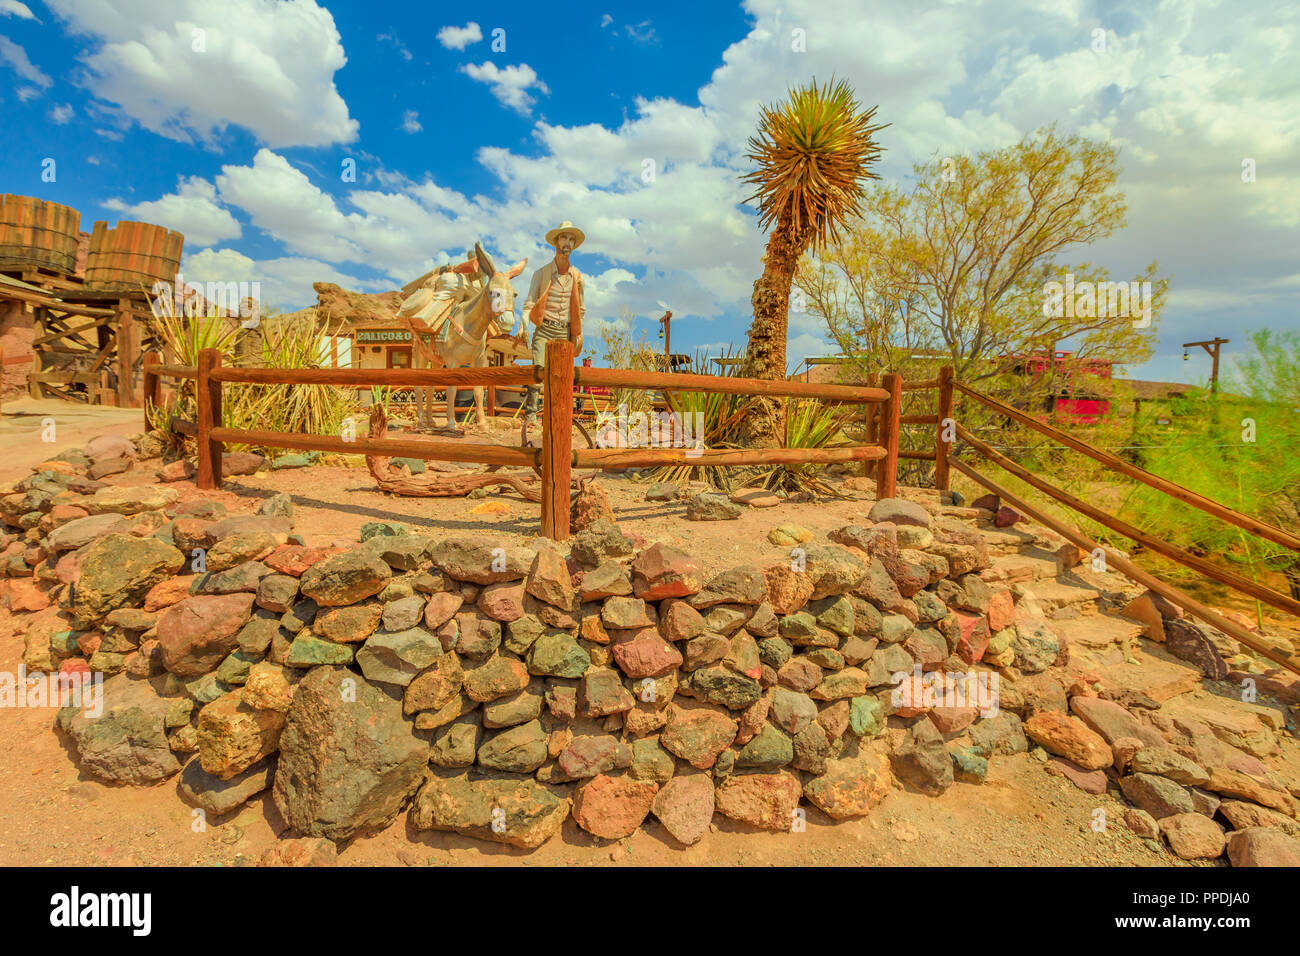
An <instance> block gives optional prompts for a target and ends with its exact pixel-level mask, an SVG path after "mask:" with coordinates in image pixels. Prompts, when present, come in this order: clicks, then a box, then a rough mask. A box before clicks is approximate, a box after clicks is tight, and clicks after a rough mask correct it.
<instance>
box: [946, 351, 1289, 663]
mask: <svg viewBox="0 0 1300 956" xmlns="http://www.w3.org/2000/svg"><path fill="white" fill-rule="evenodd" d="M950 380H951V376H950ZM954 385H955V388H956V390H957V391H959V392H960V393H961V394H962V395H964V396H966V397H968V398H970V399H972V400H974V401H976V402H978V403H980V404H981V405H984V406H985V407H986V408H988V409H989V410H990V411H992V412H994V413H995V414H997V415H1001V416H1003V417H1004V418H1006V419H1009V420H1011V421H1016V422H1019V423H1021V424H1022V425H1026V426H1028V427H1029V428H1031V429H1033V430H1034V431H1036V432H1039V433H1040V434H1042V435H1045V436H1047V437H1048V438H1051V439H1052V440H1053V441H1056V442H1058V443H1059V444H1061V445H1064V446H1065V447H1067V448H1070V449H1072V450H1074V451H1077V452H1079V453H1081V454H1084V455H1087V456H1088V457H1089V458H1092V459H1093V460H1095V461H1098V462H1100V463H1101V464H1103V465H1105V466H1106V467H1107V468H1109V469H1110V470H1111V471H1113V472H1115V473H1117V474H1121V475H1124V476H1125V477H1127V478H1132V479H1133V480H1135V481H1139V482H1141V483H1143V484H1145V485H1148V486H1150V487H1152V488H1155V489H1157V490H1158V491H1161V492H1163V493H1164V494H1166V495H1169V496H1170V497H1172V498H1175V499H1177V500H1178V501H1182V502H1184V503H1185V504H1188V505H1191V506H1192V507H1194V508H1198V509H1200V510H1201V511H1204V512H1205V513H1206V514H1209V515H1212V516H1213V517H1214V518H1216V519H1218V520H1219V521H1222V522H1224V523H1226V524H1231V525H1234V526H1235V527H1238V528H1241V529H1243V530H1245V531H1249V532H1251V533H1252V534H1255V535H1258V536H1259V537H1261V538H1266V539H1267V540H1269V541H1272V542H1274V543H1276V544H1280V545H1282V546H1284V547H1286V548H1289V549H1291V550H1292V551H1295V552H1296V553H1300V538H1297V537H1296V536H1295V535H1293V534H1291V533H1290V532H1287V531H1283V530H1282V529H1281V528H1275V527H1273V526H1272V525H1270V524H1267V523H1266V522H1263V521H1260V520H1259V519H1258V518H1253V517H1251V516H1250V515H1246V514H1242V513H1241V512H1238V511H1234V510H1233V509H1232V508H1229V507H1227V506H1225V505H1222V504H1219V503H1218V502H1217V501H1212V500H1211V499H1209V498H1206V497H1204V496H1203V495H1199V494H1197V493H1196V492H1194V491H1192V490H1191V489H1189V488H1184V487H1183V486H1181V485H1179V484H1176V483H1175V482H1172V481H1170V480H1169V479H1167V478H1162V477H1160V476H1159V475H1154V474H1152V473H1151V472H1149V471H1146V470H1144V469H1142V468H1139V467H1138V466H1137V465H1134V464H1132V463H1131V462H1127V461H1124V460H1123V459H1122V458H1118V457H1116V456H1115V455H1112V454H1110V453H1109V452H1106V451H1103V450H1101V449H1100V448H1094V447H1093V446H1092V445H1090V444H1088V443H1087V442H1085V441H1082V440H1081V439H1079V438H1076V437H1075V436H1073V435H1070V434H1068V433H1066V432H1063V431H1061V430H1060V429H1059V428H1056V427H1054V426H1052V425H1049V424H1047V423H1046V422H1043V421H1039V420H1038V419H1037V418H1035V417H1034V416H1033V415H1030V414H1029V413H1027V412H1025V411H1022V410H1021V409H1018V408H1014V407H1012V406H1010V405H1007V404H1006V403H1004V402H1000V401H998V400H997V399H995V398H993V397H991V396H989V395H984V394H982V393H980V392H977V391H976V390H975V389H973V388H970V387H968V386H966V385H962V384H959V383H954ZM948 402H949V404H948V408H949V410H950V411H949V414H948V415H944V414H943V413H942V412H941V413H940V415H939V419H940V421H941V422H942V420H943V419H944V418H945V417H948V418H950V417H951V407H952V406H951V393H950V396H949V399H948ZM941 407H942V399H941ZM953 431H954V433H955V437H956V438H959V439H960V440H961V441H963V442H965V444H966V445H967V447H969V448H971V449H972V450H973V451H975V452H978V453H979V454H981V455H983V456H984V458H986V459H987V460H988V461H990V462H992V463H993V464H995V465H997V466H998V467H1000V468H1002V469H1003V470H1004V471H1006V472H1008V473H1010V474H1012V475H1014V476H1016V477H1017V478H1019V479H1020V480H1021V481H1023V482H1025V483H1026V484H1028V485H1029V486H1030V487H1032V488H1034V489H1036V490H1038V491H1040V492H1042V493H1043V494H1045V495H1047V496H1048V497H1050V498H1052V499H1054V500H1056V501H1058V502H1060V503H1061V504H1063V505H1065V506H1066V507H1067V508H1069V509H1071V510H1072V511H1074V512H1076V513H1078V514H1081V515H1083V516H1085V517H1087V518H1090V519H1091V520H1093V521H1095V522H1097V523H1098V524H1100V525H1102V526H1103V527H1105V528H1109V529H1110V530H1111V531H1114V532H1116V533H1117V534H1120V535H1122V536H1123V537H1125V538H1128V539H1130V540H1132V541H1135V542H1137V543H1138V544H1139V545H1141V546H1142V547H1145V548H1147V549H1149V550H1151V551H1154V552H1155V553H1156V554H1160V555H1163V556H1164V557H1166V558H1169V559H1170V560H1172V561H1175V562H1177V563H1178V564H1181V565H1183V566H1184V567H1187V568H1191V569H1192V570H1193V571H1196V572H1198V573H1199V574H1202V575H1204V576H1205V577H1208V578H1210V579H1212V580H1214V581H1218V582H1219V583H1221V584H1224V585H1227V586H1228V587H1229V588H1231V589H1232V590H1234V591H1236V592H1237V593H1239V594H1243V595H1245V596H1247V597H1250V598H1253V599H1255V600H1257V601H1262V602H1264V603H1265V604H1269V605H1271V606H1273V607H1276V608H1279V609H1280V610H1283V611H1285V612H1287V613H1288V614H1293V615H1297V616H1300V602H1298V601H1296V600H1294V599H1293V598H1292V597H1290V596H1288V595H1285V594H1279V593H1278V592H1277V591H1274V590H1272V589H1271V588H1268V587H1265V586H1264V585H1262V584H1259V583H1257V582H1255V581H1251V580H1249V579H1247V578H1244V577H1242V576H1241V575H1239V574H1236V573H1234V572H1232V571H1229V570H1227V569H1226V568H1221V567H1219V566H1218V565H1216V564H1213V563H1212V562H1210V561H1207V560H1206V559H1204V558H1202V557H1200V556H1199V555H1195V554H1192V553H1191V552H1190V551H1187V550H1185V549H1183V548H1180V547H1178V546H1177V545H1174V544H1171V543H1170V542H1167V541H1164V540H1162V539H1160V538H1157V537H1156V536H1155V535H1152V534H1149V533H1148V532H1146V531H1143V530H1142V529H1140V528H1137V527H1135V526H1133V525H1131V524H1129V523H1128V522H1126V521H1123V520H1121V519H1119V518H1116V517H1114V516H1112V515H1109V514H1107V513H1106V512H1104V511H1102V510H1101V509H1100V508H1097V507H1095V506H1094V505H1091V504H1089V503H1088V502H1086V501H1083V500H1081V499H1079V498H1076V497H1075V496H1073V495H1071V494H1069V493H1067V492H1065V491H1063V490H1061V489H1060V488H1057V487H1056V486H1055V485H1053V484H1051V483H1050V482H1048V481H1045V480H1044V479H1043V478H1041V477H1040V476H1038V475H1035V474H1033V473H1032V472H1030V471H1029V470H1027V469H1026V468H1024V467H1022V466H1021V465H1019V464H1017V463H1016V462H1014V461H1012V460H1011V459H1010V458H1008V457H1007V456H1005V455H1003V454H1001V453H1000V452H998V451H997V450H996V449H994V448H993V447H991V446H990V445H989V444H988V443H987V442H985V441H982V440H981V439H979V438H978V437H976V436H975V435H973V434H972V433H971V432H970V430H969V429H967V428H965V427H964V426H962V425H959V424H956V423H954V424H953ZM942 437H943V436H942V432H940V434H939V440H938V441H937V442H936V455H937V457H936V482H937V481H938V478H937V472H938V467H937V463H938V461H939V460H940V459H943V460H944V461H945V474H944V481H945V483H946V481H947V471H946V468H947V467H949V466H950V467H951V468H955V469H956V470H957V471H959V472H961V473H962V474H963V475H965V476H966V477H967V478H969V479H971V480H972V481H974V482H975V483H976V484H978V485H980V486H981V487H983V488H985V489H987V490H988V491H990V492H992V493H993V494H995V495H997V496H998V497H999V498H1000V499H1001V500H1003V501H1005V502H1007V503H1008V504H1010V505H1012V506H1013V507H1015V508H1016V509H1018V510H1019V511H1021V512H1023V513H1024V514H1026V515H1028V516H1029V517H1030V518H1032V519H1033V520H1035V521H1037V522H1038V523H1039V524H1042V525H1044V526H1046V527H1048V528H1051V529H1052V530H1054V531H1056V532H1057V533H1058V534H1060V535H1062V536H1063V537H1065V538H1066V539H1067V540H1068V541H1070V542H1071V543H1072V544H1074V545H1075V546H1076V547H1079V548H1083V549H1084V550H1085V551H1088V552H1091V553H1097V552H1100V553H1102V554H1104V555H1105V557H1106V562H1107V565H1108V566H1109V567H1112V568H1114V569H1115V570H1117V571H1119V572H1120V573H1122V574H1124V575H1125V576H1127V577H1128V578H1130V579H1131V580H1133V581H1136V582H1137V583H1139V584H1142V585H1144V586H1145V587H1147V588H1150V589H1151V590H1152V591H1154V592H1155V593H1156V594H1159V595H1160V596H1162V597H1164V598H1166V599H1167V600H1169V601H1171V602H1172V603H1174V604H1176V605H1178V606H1179V607H1181V608H1182V609H1183V610H1185V611H1186V612H1187V613H1188V614H1191V615H1192V616H1193V617H1196V618H1199V619H1200V620H1202V621H1204V622H1206V623H1207V624H1210V625H1211V626H1213V627H1216V628H1218V629H1219V630H1220V631H1223V632H1224V633H1225V634H1228V635H1230V636H1232V637H1233V638H1234V639H1236V640H1237V641H1238V642H1240V643H1241V644H1243V645H1245V646H1246V647H1249V648H1250V649H1251V650H1253V651H1255V652H1256V653H1258V654H1260V655H1262V656H1263V657H1266V658H1268V659H1269V660H1271V661H1273V662H1275V663H1277V664H1280V665H1282V666H1283V667H1285V668H1287V669H1288V670H1290V671H1292V672H1294V673H1296V674H1300V661H1298V660H1297V658H1296V656H1295V655H1293V654H1292V655H1287V654H1282V653H1280V652H1278V651H1277V650H1275V649H1274V648H1273V647H1271V646H1270V645H1268V644H1266V643H1265V642H1263V641H1262V640H1261V639H1260V638H1259V637H1258V636H1256V635H1254V634H1252V633H1251V632H1250V631H1247V630H1246V629H1245V628H1243V627H1241V626H1240V625H1238V624H1236V623H1235V622H1233V621H1230V620H1228V619H1227V618H1225V617H1224V616H1223V615H1221V614H1219V613H1217V612H1216V611H1214V610H1213V609H1211V608H1208V607H1206V606H1205V605H1204V604H1202V603H1200V602H1199V601H1197V600H1196V599H1195V598H1193V597H1191V596H1190V595H1188V594H1186V593H1184V592H1183V591H1181V590H1179V589H1178V588H1175V587H1173V586H1172V585H1169V584H1166V583H1165V582H1163V581H1161V580H1160V579H1159V578H1156V577H1155V576H1154V575H1152V574H1150V573H1148V572H1147V571H1144V570H1143V569H1142V568H1140V567H1138V566H1136V565H1135V564H1134V563H1133V562H1132V561H1130V560H1128V558H1126V557H1125V556H1124V555H1122V554H1119V553H1118V552H1116V551H1115V550H1114V549H1113V548H1106V547H1102V546H1101V545H1099V544H1098V543H1097V542H1096V541H1093V540H1091V539H1089V538H1088V537H1086V536H1085V535H1083V534H1082V533H1080V532H1079V530H1078V529H1077V528H1075V527H1073V526H1071V525H1069V524H1066V523H1065V522H1062V521H1059V520H1057V519H1056V518H1054V517H1052V516H1051V515H1049V514H1047V513H1046V512H1044V511H1043V510H1042V509H1040V508H1037V507H1035V506H1034V505H1031V504H1030V503H1029V502H1027V501H1025V500H1024V499H1023V498H1021V497H1019V496H1017V495H1015V494H1013V493H1012V492H1010V491H1008V490H1007V489H1006V488H1005V487H1004V486H1002V485H1000V484H998V483H996V482H994V481H992V480H991V479H989V478H987V477H985V476H984V475H982V474H981V473H980V472H978V471H976V470H975V469H974V468H973V467H971V466H970V465H969V464H967V463H966V462H964V461H960V460H957V459H955V458H951V457H950V454H949V453H950V448H949V444H950V443H948V442H944V441H943V440H942Z"/></svg>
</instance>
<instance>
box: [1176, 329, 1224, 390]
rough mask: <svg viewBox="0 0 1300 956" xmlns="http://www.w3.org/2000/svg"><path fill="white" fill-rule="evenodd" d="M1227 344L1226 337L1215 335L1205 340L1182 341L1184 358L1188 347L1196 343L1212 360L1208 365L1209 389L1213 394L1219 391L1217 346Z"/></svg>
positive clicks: (1193, 346)
mask: <svg viewBox="0 0 1300 956" xmlns="http://www.w3.org/2000/svg"><path fill="white" fill-rule="evenodd" d="M1227 344H1228V339H1224V338H1220V337H1219V336H1217V335H1216V336H1215V337H1214V338H1212V339H1210V340H1208V341H1206V342H1184V343H1183V358H1184V359H1186V358H1187V350H1188V349H1190V348H1195V347H1196V346H1198V345H1199V346H1200V347H1201V348H1203V349H1205V351H1206V352H1208V353H1209V355H1210V358H1211V359H1212V360H1213V364H1212V365H1211V366H1210V391H1211V392H1212V393H1215V394H1217V393H1218V391H1219V346H1221V345H1227Z"/></svg>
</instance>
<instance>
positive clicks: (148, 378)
mask: <svg viewBox="0 0 1300 956" xmlns="http://www.w3.org/2000/svg"><path fill="white" fill-rule="evenodd" d="M158 364H159V360H158V353H157V352H145V353H144V357H143V359H142V364H141V371H142V372H143V373H144V374H143V381H142V383H141V384H142V385H143V386H144V430H145V431H146V432H147V431H149V429H151V428H152V427H153V425H152V424H151V423H150V421H149V408H150V406H153V409H154V411H158V410H159V409H161V408H162V377H161V376H160V375H157V374H155V372H154V370H153V367H154V366H155V365H158Z"/></svg>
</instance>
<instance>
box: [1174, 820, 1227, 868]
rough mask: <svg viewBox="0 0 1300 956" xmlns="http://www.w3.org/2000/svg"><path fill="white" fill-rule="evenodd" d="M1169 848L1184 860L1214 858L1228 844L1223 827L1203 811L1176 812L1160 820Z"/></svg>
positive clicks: (1221, 853)
mask: <svg viewBox="0 0 1300 956" xmlns="http://www.w3.org/2000/svg"><path fill="white" fill-rule="evenodd" d="M1160 832H1161V833H1163V834H1164V836H1165V839H1166V840H1168V841H1169V848H1170V849H1171V850H1173V851H1174V853H1176V854H1177V855H1178V856H1179V857H1180V858H1182V859H1184V860H1213V859H1214V858H1215V857H1219V856H1222V855H1223V850H1224V848H1225V847H1226V846H1227V844H1228V840H1227V838H1226V837H1225V836H1224V835H1223V829H1222V828H1221V827H1220V826H1219V825H1218V824H1217V823H1215V822H1214V821H1213V820H1211V819H1210V818H1209V817H1207V816H1205V815H1204V814H1201V813H1176V814H1174V815H1173V816H1169V817H1164V818H1163V819H1162V820H1161V821H1160Z"/></svg>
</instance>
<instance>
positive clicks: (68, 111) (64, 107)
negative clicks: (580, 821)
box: [50, 103, 73, 126]
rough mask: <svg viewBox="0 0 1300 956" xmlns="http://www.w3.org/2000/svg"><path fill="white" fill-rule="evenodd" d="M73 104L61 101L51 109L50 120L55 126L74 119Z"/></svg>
mask: <svg viewBox="0 0 1300 956" xmlns="http://www.w3.org/2000/svg"><path fill="white" fill-rule="evenodd" d="M72 112H73V111H72V106H71V104H69V103H60V104H58V105H57V106H54V107H53V108H51V110H50V122H51V123H53V124H54V125H55V126H63V125H64V124H65V123H67V122H68V121H69V120H70V119H72Z"/></svg>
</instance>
